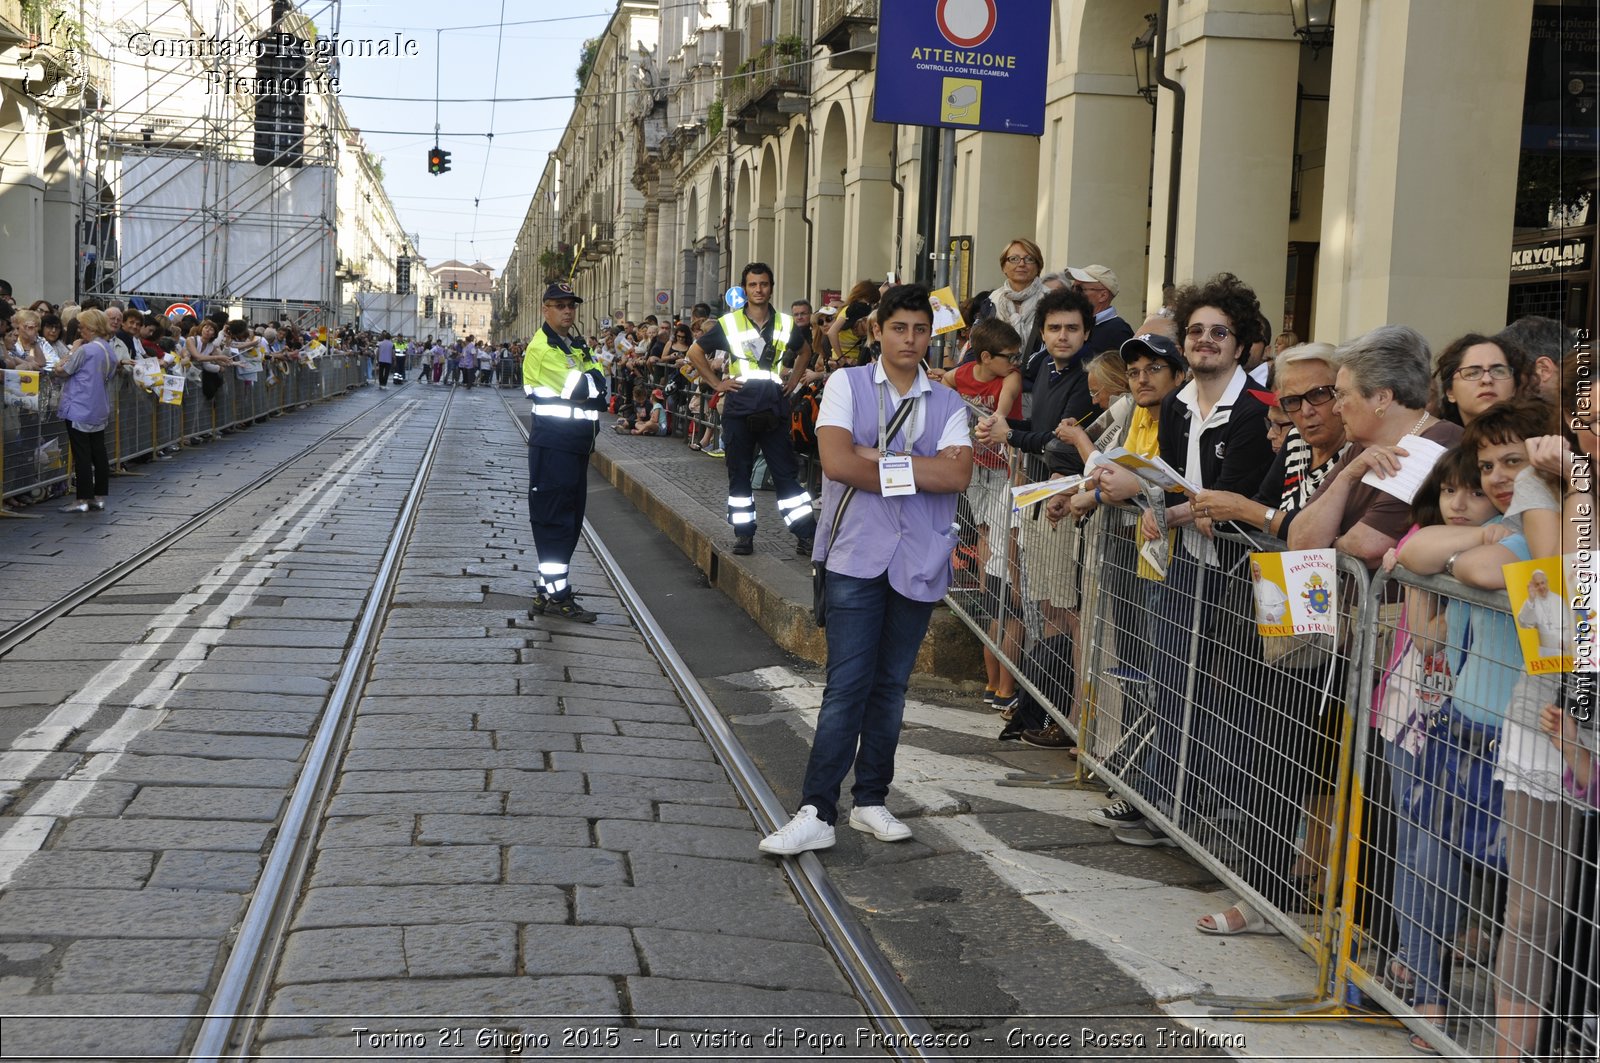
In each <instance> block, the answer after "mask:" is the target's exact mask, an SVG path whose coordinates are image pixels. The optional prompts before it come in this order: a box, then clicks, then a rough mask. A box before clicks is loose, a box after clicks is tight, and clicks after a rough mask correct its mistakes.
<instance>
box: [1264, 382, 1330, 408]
mask: <svg viewBox="0 0 1600 1063" xmlns="http://www.w3.org/2000/svg"><path fill="white" fill-rule="evenodd" d="M1333 398H1334V395H1333V387H1332V386H1331V385H1328V384H1324V385H1323V386H1322V387H1320V388H1312V389H1311V390H1310V391H1308V392H1306V393H1305V394H1304V395H1279V396H1278V409H1280V410H1282V411H1283V412H1284V413H1299V412H1300V405H1301V404H1302V403H1306V402H1309V403H1310V404H1311V405H1313V406H1326V405H1327V404H1328V403H1330V402H1332V401H1333Z"/></svg>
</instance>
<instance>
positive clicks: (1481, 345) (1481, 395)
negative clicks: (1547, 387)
mask: <svg viewBox="0 0 1600 1063" xmlns="http://www.w3.org/2000/svg"><path fill="white" fill-rule="evenodd" d="M1433 377H1434V387H1435V388H1437V389H1438V400H1437V401H1436V402H1435V403H1434V405H1433V412H1434V413H1435V414H1437V415H1438V417H1439V419H1440V420H1441V421H1449V422H1451V423H1452V424H1458V425H1461V426H1462V427H1463V428H1464V427H1466V426H1467V425H1469V424H1471V423H1472V422H1473V421H1475V420H1477V419H1478V417H1479V415H1480V414H1482V413H1483V411H1485V410H1487V409H1488V408H1489V407H1490V406H1493V405H1494V404H1495V403H1497V402H1505V401H1506V400H1507V399H1510V398H1513V397H1515V396H1517V395H1526V394H1529V393H1530V392H1531V390H1532V389H1533V388H1534V387H1535V386H1536V381H1535V380H1534V372H1533V357H1532V356H1531V355H1529V354H1528V352H1527V351H1525V350H1523V349H1522V347H1521V346H1520V345H1519V344H1518V343H1517V342H1516V341H1515V340H1511V339H1507V338H1505V337H1504V336H1482V335H1479V334H1478V333H1476V332H1469V333H1467V334H1466V335H1465V336H1462V337H1461V338H1460V339H1459V340H1456V341H1455V342H1454V343H1452V344H1451V345H1450V346H1448V347H1446V348H1445V349H1444V350H1443V351H1441V352H1440V353H1439V360H1438V361H1437V362H1436V363H1434V370H1433Z"/></svg>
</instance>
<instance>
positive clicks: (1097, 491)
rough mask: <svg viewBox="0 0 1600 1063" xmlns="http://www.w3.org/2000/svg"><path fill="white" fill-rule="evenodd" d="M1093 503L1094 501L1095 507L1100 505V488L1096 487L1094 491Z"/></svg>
mask: <svg viewBox="0 0 1600 1063" xmlns="http://www.w3.org/2000/svg"><path fill="white" fill-rule="evenodd" d="M1094 501H1095V505H1099V504H1100V488H1098V487H1096V488H1095V489H1094Z"/></svg>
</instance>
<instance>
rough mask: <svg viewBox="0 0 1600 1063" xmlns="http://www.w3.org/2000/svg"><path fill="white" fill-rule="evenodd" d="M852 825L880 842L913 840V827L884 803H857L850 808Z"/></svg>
mask: <svg viewBox="0 0 1600 1063" xmlns="http://www.w3.org/2000/svg"><path fill="white" fill-rule="evenodd" d="M850 826H852V827H854V828H855V829H856V830H859V831H865V832H866V833H868V834H870V835H872V836H873V837H874V838H876V839H878V840H879V841H880V842H905V841H910V840H911V828H910V827H908V826H906V825H905V824H904V823H902V822H900V821H899V820H898V819H896V818H895V814H894V813H893V812H890V811H889V810H888V809H887V808H885V807H884V806H883V805H857V806H855V807H854V808H852V809H851V810H850Z"/></svg>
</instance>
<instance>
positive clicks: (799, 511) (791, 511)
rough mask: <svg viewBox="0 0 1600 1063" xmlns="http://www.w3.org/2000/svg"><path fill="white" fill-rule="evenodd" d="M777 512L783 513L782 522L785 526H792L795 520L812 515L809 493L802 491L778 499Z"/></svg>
mask: <svg viewBox="0 0 1600 1063" xmlns="http://www.w3.org/2000/svg"><path fill="white" fill-rule="evenodd" d="M778 512H779V513H781V514H783V523H784V524H785V525H786V526H787V527H790V528H792V527H794V526H795V524H796V523H797V522H799V521H802V520H805V519H806V518H807V517H810V516H812V512H811V495H810V494H809V493H808V492H805V491H802V492H800V493H799V494H798V495H792V496H790V497H789V498H780V499H778Z"/></svg>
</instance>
